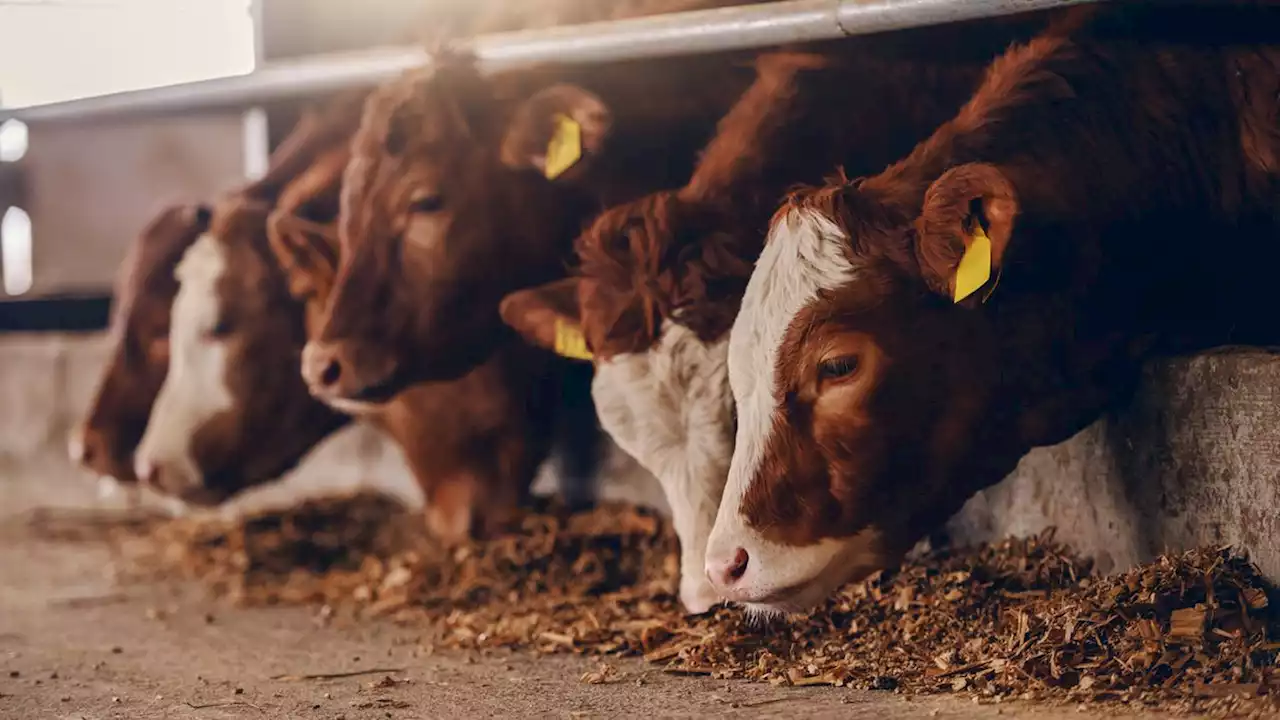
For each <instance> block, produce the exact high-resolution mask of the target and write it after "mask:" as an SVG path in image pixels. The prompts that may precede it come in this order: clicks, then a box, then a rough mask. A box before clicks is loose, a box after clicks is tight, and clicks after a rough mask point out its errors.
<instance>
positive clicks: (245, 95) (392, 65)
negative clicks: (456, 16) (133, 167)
mask: <svg viewBox="0 0 1280 720" xmlns="http://www.w3.org/2000/svg"><path fill="white" fill-rule="evenodd" d="M1100 1H1101V0H785V1H783V2H774V3H767V4H763V5H748V6H738V7H726V8H716V9H712V10H697V11H692V12H683V13H672V14H668V15H657V16H651V17H643V18H633V19H628V20H616V21H611V22H598V23H586V24H582V25H574V26H564V27H554V28H547V29H540V30H528V31H520V32H511V33H497V34H491V35H484V36H480V37H477V38H475V39H474V40H473V41H472V43H471V45H472V47H474V48H475V51H476V55H477V57H478V59H479V61H480V63H481V66H482V67H483V68H484V69H485V70H486V71H495V70H502V69H506V68H511V67H517V66H520V65H528V64H532V63H537V62H545V61H557V62H580V63H594V62H603V61H611V60H626V59H638V58H649V57H657V56H670V55H684V54H694V53H713V52H723V51H729V50H743V49H748V48H753V47H768V46H774V45H779V44H784V43H795V42H811V41H818V40H832V39H836V38H841V37H848V36H854V35H867V34H871V33H877V32H885V31H889V30H903V29H907V28H912V27H920V26H924V25H936V24H940V23H946V22H956V21H960V20H972V19H978V18H983V17H998V16H1003V15H1012V14H1015V13H1022V12H1032V11H1038V10H1048V9H1053V8H1061V7H1066V6H1069V5H1077V4H1081V3H1086V2H1100ZM429 60H430V58H429V56H428V55H427V53H426V52H425V51H424V50H423V49H421V48H415V47H389V48H378V49H373V50H364V51H359V52H348V53H332V54H329V53H326V54H323V55H314V56H311V57H306V58H299V59H296V60H290V61H281V62H275V63H272V64H270V65H267V66H265V67H263V68H261V69H259V70H257V71H254V72H252V73H249V74H246V75H238V76H232V77H225V78H216V79H213V80H204V81H200V82H193V83H183V84H180V85H169V86H165V87H158V88H151V89H147V90H135V91H128V92H121V93H113V94H110V95H100V96H97V97H90V98H84V99H80V100H70V101H66V102H59V103H49V104H45V105H35V106H31V107H25V108H11V109H7V110H0V122H3V121H4V120H6V119H9V118H18V119H20V120H23V121H27V122H50V121H82V120H89V119H98V118H102V117H108V116H124V115H141V114H154V113H166V112H183V113H185V112H192V111H199V110H217V109H233V108H243V107H246V106H251V105H255V104H258V103H262V102H266V101H270V100H283V99H289V98H299V97H308V96H315V95H319V94H324V93H328V92H332V91H336V90H343V89H347V88H352V87H361V86H369V85H374V84H377V83H379V82H382V81H385V80H387V79H390V78H392V77H395V76H396V75H398V74H399V73H401V72H403V71H405V70H407V69H410V68H413V67H418V66H421V65H423V64H425V63H427V62H429Z"/></svg>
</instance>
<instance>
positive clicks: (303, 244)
mask: <svg viewBox="0 0 1280 720" xmlns="http://www.w3.org/2000/svg"><path fill="white" fill-rule="evenodd" d="M331 234H332V228H330V227H328V226H324V225H320V224H319V223H313V222H309V221H307V220H305V219H303V218H300V217H297V216H296V215H294V214H292V213H289V212H285V211H281V210H277V211H275V212H273V213H271V215H270V216H269V217H268V218H267V238H268V239H269V240H270V244H271V252H272V253H273V254H274V255H275V256H276V261H277V262H278V263H279V264H280V268H281V269H282V270H284V274H285V278H286V279H287V281H288V283H289V294H290V295H292V296H293V297H295V298H297V299H299V300H302V299H306V298H308V297H310V296H311V295H313V294H315V293H316V292H319V291H320V289H321V285H322V284H323V282H322V281H323V278H328V277H332V276H333V275H334V274H335V273H336V272H337V265H338V258H337V252H336V249H337V239H336V238H333V237H331Z"/></svg>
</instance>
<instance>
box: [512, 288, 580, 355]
mask: <svg viewBox="0 0 1280 720" xmlns="http://www.w3.org/2000/svg"><path fill="white" fill-rule="evenodd" d="M578 283H579V280H578V278H575V277H571V278H565V279H564V280H557V281H555V282H551V283H547V284H546V285H539V286H538V287H533V288H526V289H524V290H517V291H515V292H513V293H511V294H510V295H508V296H506V297H505V298H503V299H502V303H501V304H500V305H499V306H498V312H499V313H500V314H501V315H502V321H503V322H505V323H506V324H507V325H510V326H511V327H512V328H514V329H515V331H516V332H518V333H520V334H521V335H522V336H524V338H525V340H527V341H529V343H531V344H533V345H536V346H538V347H543V348H546V349H548V350H552V351H554V352H555V353H556V354H557V355H561V356H563V357H567V358H573V359H575V360H590V359H591V357H592V355H591V350H589V349H588V348H587V342H586V340H585V339H584V337H583V335H582V324H581V322H580V320H579V317H580V315H579V314H578Z"/></svg>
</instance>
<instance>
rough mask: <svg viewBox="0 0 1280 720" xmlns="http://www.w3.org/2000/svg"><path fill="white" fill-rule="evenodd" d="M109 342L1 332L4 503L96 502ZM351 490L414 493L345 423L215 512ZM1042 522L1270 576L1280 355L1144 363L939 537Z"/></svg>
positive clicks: (656, 496) (1087, 536) (1274, 565)
mask: <svg viewBox="0 0 1280 720" xmlns="http://www.w3.org/2000/svg"><path fill="white" fill-rule="evenodd" d="M107 351H108V344H107V341H106V339H105V337H104V336H102V335H96V334H95V335H78V336H71V335H64V336H59V335H53V334H41V335H25V336H24V335H10V336H5V337H0V368H3V373H0V502H2V503H4V504H5V505H6V506H8V507H11V508H12V507H13V506H14V505H15V504H17V505H19V506H32V505H36V504H44V505H48V504H58V505H78V504H84V503H85V502H87V501H88V500H87V499H91V498H93V497H94V494H93V492H92V489H93V482H92V479H91V478H89V477H87V476H86V475H85V474H83V473H81V472H80V471H79V470H76V469H74V468H72V467H71V466H70V464H69V463H68V461H67V459H66V450H65V448H66V438H67V437H68V433H69V432H70V431H71V428H72V427H74V425H75V423H77V422H78V421H79V420H80V419H81V418H82V417H83V414H84V412H85V409H86V408H87V407H88V404H89V402H90V401H91V400H92V397H93V393H94V390H95V385H96V383H97V380H98V376H99V373H100V369H101V366H102V364H103V362H104V361H105V359H106V356H107ZM607 462H608V469H607V472H606V481H605V483H604V486H603V488H602V494H603V495H604V496H605V497H610V498H618V499H626V500H631V501H634V502H640V503H645V504H650V505H654V506H656V507H658V508H659V509H661V510H664V511H665V509H666V506H665V503H664V502H663V499H662V493H661V491H660V489H659V487H658V485H657V482H656V481H655V480H654V479H653V477H652V476H650V475H649V474H648V473H646V472H644V471H643V470H642V469H640V468H639V467H638V466H637V465H636V464H635V462H634V461H632V460H631V458H629V457H627V456H626V455H625V454H624V453H622V452H621V451H620V450H618V449H617V448H616V447H615V448H612V451H611V453H610V455H609V458H608V461H607ZM357 487H373V488H379V489H383V490H385V491H388V492H391V493H394V494H396V495H399V496H400V497H403V498H405V499H406V500H408V501H409V502H411V503H420V502H421V494H420V493H419V492H418V489H417V487H416V486H415V485H414V483H413V480H412V476H411V475H410V474H409V471H408V469H407V467H406V466H405V464H404V460H403V457H402V456H401V454H400V451H399V449H398V448H397V447H396V446H395V445H394V444H392V443H391V442H390V441H389V440H388V439H387V438H386V437H384V436H383V435H382V433H381V432H379V431H378V430H376V429H374V428H372V427H369V426H365V425H359V424H357V425H355V426H352V427H350V428H348V429H346V430H344V431H343V432H341V433H338V434H336V435H335V436H333V437H332V438H330V439H329V440H327V441H326V442H325V443H323V444H322V445H321V446H320V447H318V448H317V449H316V450H315V451H314V452H312V453H311V455H310V456H309V457H308V458H307V460H306V461H305V462H304V463H303V464H302V465H301V466H300V467H299V468H298V469H297V470H295V471H294V472H292V473H290V474H289V475H288V476H287V477H285V478H284V479H282V481H280V482H278V483H274V484H272V485H270V486H266V487H263V488H260V489H258V490H255V491H253V492H251V493H246V494H245V495H243V496H241V497H240V498H238V499H237V501H236V502H235V503H233V504H232V505H230V506H229V507H227V508H225V509H224V510H223V512H229V513H234V512H241V511H243V510H246V509H249V508H255V507H261V506H264V505H277V504H283V503H289V502H294V501H296V499H297V498H298V497H299V496H304V495H314V494H319V493H323V492H331V491H334V490H342V489H352V488H357ZM535 487H536V489H537V490H538V491H539V492H543V493H546V492H551V491H554V489H555V478H554V477H552V476H551V475H550V473H549V472H545V471H544V473H543V475H542V476H541V477H540V478H539V480H538V482H537V484H536V486H535ZM1048 526H1056V527H1057V528H1058V537H1059V538H1060V539H1062V540H1064V541H1067V542H1069V543H1071V544H1072V545H1073V546H1075V547H1076V548H1077V549H1078V550H1080V551H1081V552H1084V553H1086V554H1088V555H1091V556H1093V557H1094V558H1095V559H1096V560H1097V561H1098V566H1099V569H1100V570H1103V571H1111V570H1116V569H1122V568H1125V567H1128V566H1131V565H1133V564H1135V563H1138V562H1142V561H1145V560H1148V559H1150V558H1152V557H1153V556H1154V555H1156V554H1158V553H1160V552H1162V551H1165V550H1178V549H1183V548H1189V547H1193V546H1196V545H1201V544H1206V543H1208V544H1216V543H1222V544H1228V543H1229V544H1236V545H1240V546H1243V547H1245V548H1247V549H1248V550H1249V551H1250V552H1251V553H1252V554H1253V557H1254V559H1255V560H1257V561H1258V563H1259V564H1260V566H1261V567H1262V568H1263V570H1264V571H1265V572H1267V573H1268V574H1269V575H1270V576H1271V577H1272V578H1273V579H1277V580H1280V357H1278V356H1276V355H1272V354H1269V353H1265V352H1260V351H1223V352H1217V353H1210V354H1203V355H1197V356H1194V357H1187V358H1178V359H1172V360H1167V361H1162V362H1160V363H1155V364H1153V365H1152V366H1151V367H1149V368H1148V369H1147V370H1146V372H1145V373H1144V375H1143V379H1142V382H1141V384H1140V386H1139V388H1138V391H1137V393H1136V394H1135V396H1134V398H1133V399H1132V401H1131V402H1130V403H1128V404H1127V405H1126V406H1125V407H1124V408H1123V409H1121V410H1119V411H1117V412H1115V413H1113V414H1111V415H1109V416H1107V417H1105V418H1103V419H1101V420H1099V421H1098V422H1097V423H1095V424H1094V425H1092V426H1091V427H1089V428H1087V429H1086V430H1084V431H1083V432H1081V433H1080V434H1079V435H1077V436H1076V437H1074V438H1072V439H1071V440H1069V441H1067V442H1065V443H1062V444H1061V445H1057V446H1054V447H1050V448H1042V449H1039V450H1036V451H1034V452H1032V453H1031V454H1030V455H1028V456H1027V457H1026V458H1024V459H1023V461H1022V463H1021V464H1020V465H1019V466H1018V469H1017V471H1016V472H1014V474H1013V475H1012V476H1010V477H1009V478H1008V479H1006V480H1005V481H1004V482H1002V483H1000V484H999V485H997V486H995V487H992V488H990V489H988V490H986V491H984V492H982V493H980V494H979V495H978V496H976V497H974V498H973V499H972V500H971V501H970V502H969V503H968V504H967V505H966V506H965V508H964V509H963V510H962V511H961V512H960V513H959V514H958V515H957V516H956V517H955V518H953V520H952V521H951V523H950V526H949V531H950V533H951V536H952V538H953V540H955V541H958V542H977V541H982V540H988V539H994V538H1000V537H1004V536H1006V535H1009V534H1014V535H1026V534H1029V533H1035V532H1039V531H1040V530H1042V529H1044V528H1045V527H1048Z"/></svg>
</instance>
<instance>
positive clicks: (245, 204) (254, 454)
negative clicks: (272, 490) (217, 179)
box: [191, 197, 349, 502]
mask: <svg viewBox="0 0 1280 720" xmlns="http://www.w3.org/2000/svg"><path fill="white" fill-rule="evenodd" d="M270 212H271V206H270V205H268V204H266V203H261V202H257V201H252V200H246V199H244V198H239V197H237V198H233V199H231V200H229V201H226V202H224V203H222V204H220V205H219V207H217V208H216V209H215V212H214V218H213V224H212V226H211V227H210V231H209V232H210V235H212V236H213V237H214V238H216V240H217V242H218V243H220V244H221V245H222V252H223V253H224V255H225V257H226V263H227V271H226V272H225V273H224V274H223V276H222V278H221V280H220V281H219V283H218V287H217V293H218V301H219V314H218V322H217V325H216V326H215V329H214V331H213V335H214V339H216V340H217V341H219V342H223V343H225V345H226V348H227V367H228V374H227V377H226V382H227V385H228V388H229V390H230V392H231V396H232V398H233V409H232V410H229V411H226V412H224V413H221V414H220V415H218V416H217V417H215V418H213V419H212V420H211V421H209V422H208V423H206V424H205V425H204V426H203V427H201V428H199V429H198V430H197V431H196V433H195V435H194V436H193V437H192V439H191V453H192V456H193V458H194V460H195V463H196V466H197V467H198V468H199V470H200V471H201V473H202V474H203V479H204V483H203V487H202V488H201V490H200V493H199V494H200V497H199V498H198V499H199V500H201V501H203V502H216V501H221V500H223V499H225V498H227V497H230V496H231V495H233V494H235V493H236V492H239V491H241V490H243V489H245V488H247V487H251V486H253V485H257V484H260V483H263V482H267V481H269V480H273V479H275V478H278V477H280V476H281V475H282V474H284V473H285V472H286V471H288V470H289V469H291V468H292V467H294V466H295V465H296V464H297V463H298V462H299V460H301V459H302V457H303V456H305V455H306V453H307V452H308V451H310V450H311V448H313V447H315V445H316V444H317V443H319V442H320V440H322V439H324V438H325V437H327V436H328V435H329V434H330V433H332V432H333V431H335V430H337V429H338V428H340V427H342V426H343V425H345V424H346V423H347V422H348V421H349V418H348V417H347V416H345V415H341V414H339V413H336V412H334V411H333V410H332V409H331V408H329V407H328V406H327V405H325V404H323V403H320V402H318V401H317V400H315V399H314V398H312V397H311V395H310V393H308V391H307V387H306V385H305V384H304V383H303V382H302V378H301V377H300V376H299V375H298V363H299V356H300V354H301V352H302V346H303V344H304V343H305V342H306V334H305V331H304V316H303V308H302V304H301V303H299V302H298V301H296V300H294V299H293V298H292V297H290V296H289V294H288V291H287V286H286V283H285V278H284V274H283V272H282V271H281V269H280V268H279V266H278V265H277V264H276V262H275V256H274V254H273V253H272V251H271V247H270V243H269V240H268V238H267V231H266V227H267V217H268V214H269V213H270Z"/></svg>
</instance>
